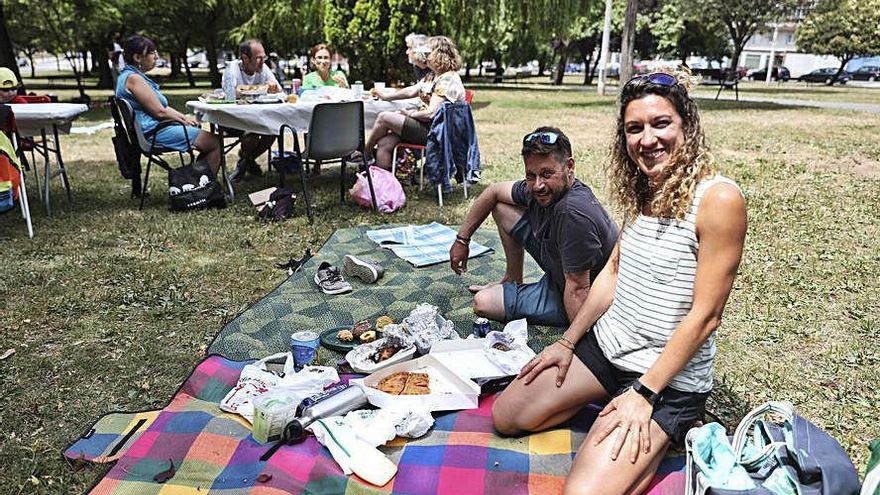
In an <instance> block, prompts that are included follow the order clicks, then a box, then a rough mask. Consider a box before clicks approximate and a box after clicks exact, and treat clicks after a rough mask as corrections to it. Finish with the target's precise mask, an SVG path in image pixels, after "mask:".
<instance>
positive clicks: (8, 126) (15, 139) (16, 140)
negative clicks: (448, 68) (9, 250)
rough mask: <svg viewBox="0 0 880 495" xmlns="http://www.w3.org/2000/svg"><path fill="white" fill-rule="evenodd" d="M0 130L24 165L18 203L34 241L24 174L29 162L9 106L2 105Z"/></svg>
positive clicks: (20, 171)
mask: <svg viewBox="0 0 880 495" xmlns="http://www.w3.org/2000/svg"><path fill="white" fill-rule="evenodd" d="M0 130H2V131H3V134H4V135H5V136H6V137H7V138H8V139H9V142H10V143H11V144H12V148H13V150H14V151H15V155H17V157H18V159H19V160H20V161H21V164H22V167H21V168H20V169H19V173H20V175H21V182H20V184H19V186H18V202H19V205H21V216H22V217H23V218H24V221H25V224H26V226H27V231H28V237H29V238H31V239H33V238H34V226H33V223H32V222H31V207H30V204H29V203H28V196H27V184H26V183H25V173H24V172H25V171H24V169H25V167H26V164H27V161H26V160H25V157H24V152H23V151H22V150H21V148H20V147H19V145H20V143H21V136H19V135H18V128H17V127H16V125H15V114H14V113H12V109H11V108H9V107H8V106H7V105H0ZM10 158H12V157H10Z"/></svg>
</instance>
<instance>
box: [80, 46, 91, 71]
mask: <svg viewBox="0 0 880 495" xmlns="http://www.w3.org/2000/svg"><path fill="white" fill-rule="evenodd" d="M79 55H80V56H81V57H82V61H83V66H82V75H83V76H88V75H89V74H91V73H92V72H93V71H92V67H89V51H88V50H80V52H79Z"/></svg>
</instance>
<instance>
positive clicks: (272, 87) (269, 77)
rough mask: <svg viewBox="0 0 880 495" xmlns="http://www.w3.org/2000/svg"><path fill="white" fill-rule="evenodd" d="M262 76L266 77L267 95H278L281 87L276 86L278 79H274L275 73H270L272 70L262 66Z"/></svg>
mask: <svg viewBox="0 0 880 495" xmlns="http://www.w3.org/2000/svg"><path fill="white" fill-rule="evenodd" d="M263 74H265V76H266V84H268V85H269V90H268V92H269V93H278V92H280V91H281V85H280V84H278V79H277V78H276V77H275V73H274V72H272V69H270V68H269V66H267V65H264V66H263Z"/></svg>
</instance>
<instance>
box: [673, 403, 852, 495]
mask: <svg viewBox="0 0 880 495" xmlns="http://www.w3.org/2000/svg"><path fill="white" fill-rule="evenodd" d="M768 414H773V415H774V416H775V417H778V418H781V422H777V421H772V420H771V419H770V418H769V417H768ZM685 450H686V452H687V462H686V464H685V494H686V495H789V494H791V495H857V494H858V493H859V489H860V486H861V485H860V484H859V476H858V474H857V473H856V469H855V467H854V466H853V463H852V461H850V459H849V457H847V455H846V452H845V451H844V450H843V448H842V447H841V446H840V444H839V443H837V441H836V440H834V439H833V438H832V437H831V436H829V435H828V434H827V433H825V432H824V431H823V430H822V429H821V428H819V427H817V426H816V425H814V424H812V423H810V422H809V421H807V420H806V419H804V418H802V417H801V416H798V415H797V414H795V412H794V406H792V405H791V403H789V402H775V401H771V402H767V403H765V404H763V405H761V406H759V407H758V408H756V409H754V410H753V411H752V412H750V413H749V414H747V415H746V417H745V418H743V420H742V421H741V422H740V424H739V426H737V428H736V433H735V434H734V436H733V439H732V442H731V440H730V439H728V437H727V435H726V434H725V432H724V428H723V427H721V426H720V425H719V424H718V423H709V424H707V425H703V426H701V427H699V428H692V429H691V430H690V431H688V434H687V437H686V438H685Z"/></svg>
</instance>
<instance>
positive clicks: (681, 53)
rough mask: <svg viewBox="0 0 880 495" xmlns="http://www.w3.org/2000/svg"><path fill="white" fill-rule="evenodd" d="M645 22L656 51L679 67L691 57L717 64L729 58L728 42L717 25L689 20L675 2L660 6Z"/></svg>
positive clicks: (704, 21)
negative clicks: (706, 59)
mask: <svg viewBox="0 0 880 495" xmlns="http://www.w3.org/2000/svg"><path fill="white" fill-rule="evenodd" d="M648 19H649V20H648V23H649V25H650V30H651V32H652V33H653V34H654V37H655V39H656V42H657V51H658V52H659V53H661V54H662V55H665V56H668V57H674V58H676V59H678V60H680V61H681V63H682V64H685V63H686V62H687V58H688V57H689V56H691V55H702V56H705V57H707V58H709V59H711V60H717V61H719V62H720V61H721V60H722V59H723V58H724V57H725V56H730V54H731V53H730V41H729V40H728V38H727V33H726V30H725V28H724V26H723V25H721V24H720V21H719V20H717V19H700V18H698V17H696V16H693V15H692V14H691V13H690V12H688V11H687V10H686V9H685V8H683V6H682V4H681V2H680V1H678V0H673V1H670V2H666V3H664V4H663V5H662V6H661V7H660V8H659V9H657V10H656V11H655V12H653V13H652V14H651V15H649V16H648Z"/></svg>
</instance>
